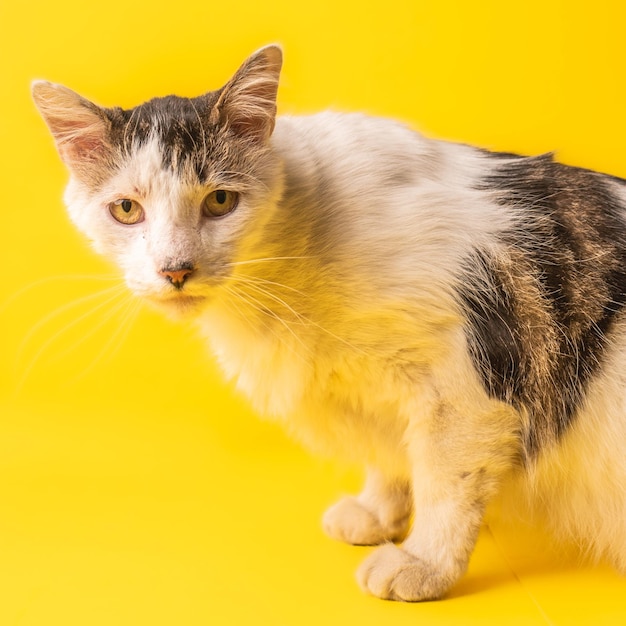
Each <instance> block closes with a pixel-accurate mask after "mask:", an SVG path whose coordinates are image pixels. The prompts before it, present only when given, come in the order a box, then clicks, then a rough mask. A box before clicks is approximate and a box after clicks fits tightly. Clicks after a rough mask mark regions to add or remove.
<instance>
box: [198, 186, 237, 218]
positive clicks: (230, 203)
mask: <svg viewBox="0 0 626 626" xmlns="http://www.w3.org/2000/svg"><path fill="white" fill-rule="evenodd" d="M238 202H239V194H238V193H237V192H236V191H226V190H225V189H216V190H215V191H212V192H211V193H210V194H209V195H208V196H207V197H206V198H205V199H204V203H203V210H204V213H205V215H208V216H209V217H222V216H223V215H227V214H228V213H230V212H231V211H234V210H235V207H236V206H237V203H238Z"/></svg>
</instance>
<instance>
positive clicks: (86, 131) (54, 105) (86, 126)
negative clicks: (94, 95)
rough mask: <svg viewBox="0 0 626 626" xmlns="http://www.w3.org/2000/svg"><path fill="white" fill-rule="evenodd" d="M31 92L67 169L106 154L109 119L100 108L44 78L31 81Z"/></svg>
mask: <svg viewBox="0 0 626 626" xmlns="http://www.w3.org/2000/svg"><path fill="white" fill-rule="evenodd" d="M32 94H33V100H34V101H35V104H36V105H37V108H38V109H39V112H40V113H41V116H42V117H43V119H44V120H45V122H46V124H47V125H48V128H49V129H50V132H51V133H52V135H53V137H54V140H55V142H56V146H57V149H58V151H59V154H60V156H61V158H62V159H63V161H64V162H65V164H66V165H67V166H68V167H69V168H70V170H72V171H74V172H76V173H80V172H81V171H83V170H84V169H85V168H86V167H88V166H89V165H90V164H95V163H96V162H99V161H100V160H101V159H102V158H103V157H104V156H105V154H106V153H108V150H109V142H108V135H109V130H110V122H109V120H108V118H107V117H106V115H105V114H104V112H103V111H102V109H100V107H98V106H97V105H95V104H93V103H92V102H90V101H89V100H86V99H85V98H83V97H82V96H80V95H78V94H77V93H75V92H74V91H72V90H71V89H68V88H67V87H63V86H62V85H55V84H54V83H49V82H47V81H35V82H34V83H33V84H32Z"/></svg>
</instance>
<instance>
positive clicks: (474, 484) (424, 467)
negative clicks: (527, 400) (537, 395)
mask: <svg viewBox="0 0 626 626" xmlns="http://www.w3.org/2000/svg"><path fill="white" fill-rule="evenodd" d="M409 438H410V442H409V455H410V462H411V464H412V474H413V485H412V494H413V508H414V519H413V526H412V529H411V531H410V533H409V534H408V536H407V538H406V540H405V541H404V543H403V544H402V546H401V547H398V546H396V545H394V544H391V543H390V544H387V545H384V546H381V547H380V548H377V549H376V550H375V551H374V552H373V553H372V554H371V555H370V556H369V557H368V558H367V559H366V560H365V562H364V563H363V564H362V565H361V567H360V568H359V570H358V572H357V579H358V581H359V584H360V585H361V587H362V588H363V589H364V590H365V591H367V592H368V593H371V594H373V595H375V596H378V597H380V598H384V599H389V600H401V601H406V602H416V601H421V600H432V599H437V598H440V597H441V596H443V595H444V594H445V593H446V592H447V591H448V590H449V589H450V588H451V587H452V586H453V585H454V584H455V583H456V582H457V580H458V579H459V578H460V577H461V576H462V575H463V574H464V572H465V570H466V568H467V564H468V561H469V558H470V555H471V553H472V551H473V549H474V545H475V542H476V538H477V536H478V531H479V529H480V525H481V522H482V518H483V512H484V509H485V506H486V504H487V502H488V500H489V499H490V498H491V496H492V495H493V494H494V492H495V490H496V488H497V485H498V483H499V479H500V477H501V476H502V474H503V473H504V472H505V471H507V470H508V469H509V468H510V467H511V465H512V458H513V457H514V454H515V449H516V437H515V429H514V427H512V425H511V420H510V414H508V415H507V414H506V412H503V413H501V414H500V413H499V412H498V411H496V412H493V413H488V414H486V415H482V416H478V417H474V418H467V416H465V415H460V414H459V413H458V412H457V411H455V410H454V409H452V408H451V407H444V406H441V407H439V408H438V410H437V412H436V414H435V415H434V416H431V417H430V418H429V419H420V420H417V423H414V424H412V432H410V433H409Z"/></svg>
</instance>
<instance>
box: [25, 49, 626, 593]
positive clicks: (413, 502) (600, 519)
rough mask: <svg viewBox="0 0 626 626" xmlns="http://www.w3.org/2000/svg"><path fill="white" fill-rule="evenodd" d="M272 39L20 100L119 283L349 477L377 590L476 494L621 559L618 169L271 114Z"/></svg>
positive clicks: (411, 568)
mask: <svg viewBox="0 0 626 626" xmlns="http://www.w3.org/2000/svg"><path fill="white" fill-rule="evenodd" d="M281 65H282V51H281V48H280V47H278V46H273V45H271V46H267V47H265V48H262V49H261V50H259V51H258V52H256V53H255V54H253V55H252V56H250V57H249V58H248V59H247V60H246V61H245V62H244V63H243V65H242V66H241V67H240V68H239V69H238V71H237V72H236V73H235V74H234V76H233V77H232V79H231V80H229V81H228V82H227V84H226V85H225V86H224V87H222V88H221V89H218V90H217V91H211V92H209V93H206V94H205V95H202V96H200V97H196V98H180V97H175V96H168V97H164V98H156V99H153V100H150V101H148V102H146V103H145V104H142V105H141V106H137V107H135V108H133V109H130V110H123V109H121V108H101V107H99V106H97V105H95V104H93V103H91V102H90V101H88V100H86V99H85V98H83V97H81V96H79V95H78V94H76V93H74V92H73V91H71V90H69V89H67V88H65V87H62V86H59V85H55V84H51V83H48V82H43V81H38V82H35V83H34V84H33V97H34V100H35V103H36V105H37V107H38V109H39V111H40V112H41V114H42V116H43V118H44V120H45V121H46V123H47V125H48V127H49V129H50V131H51V132H52V135H53V136H54V139H55V140H56V145H57V148H58V151H59V154H60V157H61V158H62V160H63V161H64V162H65V164H66V166H67V167H68V169H69V173H70V180H69V184H68V187H67V190H66V194H65V200H66V203H67V205H68V210H69V214H70V216H71V218H72V220H73V222H74V223H75V224H76V226H77V227H78V228H79V229H80V230H81V231H82V232H83V233H84V234H85V235H86V236H87V237H88V238H89V239H90V240H91V241H92V242H93V245H94V246H95V249H96V250H97V251H98V252H100V253H102V254H104V255H106V256H107V257H109V258H111V259H113V260H114V261H115V262H117V264H118V265H119V267H120V268H121V269H122V270H123V272H124V275H125V279H126V282H127V284H128V287H129V288H130V289H131V290H132V292H134V293H135V294H136V295H137V296H139V297H141V298H143V299H145V300H146V301H149V302H151V303H153V304H154V305H156V306H158V307H160V308H161V309H163V310H164V311H165V312H166V313H167V314H169V315H172V316H175V317H177V318H181V319H182V320H183V321H185V320H188V321H190V322H191V323H193V324H195V325H197V327H198V328H199V330H200V332H201V334H202V335H203V336H205V337H206V338H208V341H209V342H210V343H211V345H212V348H213V350H214V352H215V355H216V357H217V359H218V360H219V362H220V364H221V366H222V367H223V369H224V372H225V374H226V376H227V377H228V378H231V379H234V380H235V381H236V384H237V387H238V388H239V389H240V390H241V391H242V392H243V393H244V394H245V395H247V396H248V397H249V399H250V400H251V402H252V404H253V405H254V406H255V408H256V409H257V410H258V411H259V412H260V413H262V414H264V415H266V416H269V417H273V418H277V419H279V420H281V421H283V422H284V423H285V425H286V427H287V428H288V429H289V430H290V431H291V432H292V433H293V435H294V436H295V437H297V438H299V439H300V440H301V441H303V442H304V443H305V444H306V445H307V446H309V447H310V448H311V449H312V450H314V451H318V452H320V453H324V454H331V455H337V456H339V457H344V458H346V459H348V460H350V461H357V462H359V463H361V464H362V465H363V467H364V468H365V474H366V478H365V485H364V488H363V491H362V492H361V493H360V494H359V495H357V496H355V497H347V498H344V499H342V500H340V501H339V502H338V503H337V504H335V505H334V506H333V507H332V508H330V509H329V510H328V511H327V512H326V513H325V515H324V517H323V527H324V529H325V531H326V533H327V534H328V535H330V536H331V537H333V538H336V539H339V540H342V541H346V542H348V543H351V544H357V545H379V547H378V548H376V549H375V550H374V551H372V552H371V554H370V555H369V556H368V557H367V558H366V559H365V561H364V563H363V564H362V565H361V567H360V568H359V570H358V572H357V579H358V582H359V584H360V585H361V587H362V588H363V589H364V590H365V591H366V592H369V593H371V594H373V595H375V596H378V597H380V598H386V599H393V600H401V601H421V600H430V599H436V598H441V597H442V596H444V595H445V594H446V592H448V591H449V590H450V588H451V587H452V586H453V585H454V584H455V583H456V582H457V581H458V580H459V578H460V577H461V576H462V575H463V574H464V572H465V570H466V568H467V565H468V560H469V558H470V555H471V553H472V551H473V549H474V546H475V542H476V539H477V534H478V531H479V528H480V526H481V523H482V520H483V516H484V513H485V508H486V506H487V505H488V504H489V503H490V502H492V501H494V500H496V499H501V500H502V501H503V502H505V503H506V502H508V503H509V504H511V503H522V502H523V503H526V504H527V505H528V507H529V509H530V510H531V511H532V512H533V514H534V515H535V517H536V518H537V519H543V520H544V521H545V524H547V525H548V526H549V527H550V528H551V529H552V530H553V531H554V533H555V536H556V537H557V538H560V539H563V540H574V541H576V542H579V543H580V544H581V545H583V546H584V547H585V550H586V551H587V552H589V553H590V554H592V555H594V556H596V557H597V558H605V559H608V560H609V561H611V562H612V563H613V564H614V565H615V566H616V568H617V569H618V570H619V571H621V572H623V573H626V459H625V455H624V451H623V449H622V445H624V442H626V406H625V403H626V400H625V395H624V390H625V389H626V318H625V316H624V305H625V303H626V185H625V182H624V181H622V180H620V179H617V178H615V177H611V176H608V175H603V174H599V173H595V172H592V171H589V170H585V169H580V168H575V167H572V166H566V165H562V164H559V163H557V162H556V161H555V160H553V158H552V157H551V155H544V156H536V157H522V156H518V155H515V154H505V153H492V152H489V151H486V150H483V149H479V148H474V147H471V146H466V145H460V144H455V143H450V142H444V141H439V140H434V139H428V138H425V137H423V136H421V135H420V134H418V133H417V132H415V131H414V130H412V129H410V128H408V127H407V126H405V125H403V124H401V123H399V122H396V121H393V120H386V119H380V118H375V117H369V116H366V115H362V114H341V113H333V112H324V113H320V114H317V115H311V116H279V117H277V115H276V98H277V90H278V83H279V74H280V70H281Z"/></svg>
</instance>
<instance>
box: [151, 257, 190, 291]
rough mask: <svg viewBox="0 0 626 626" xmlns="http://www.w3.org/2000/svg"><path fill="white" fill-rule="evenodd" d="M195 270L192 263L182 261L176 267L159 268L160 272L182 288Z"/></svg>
mask: <svg viewBox="0 0 626 626" xmlns="http://www.w3.org/2000/svg"><path fill="white" fill-rule="evenodd" d="M193 272H194V267H193V264H192V263H181V264H180V265H176V266H174V267H163V268H161V269H160V270H159V274H161V276H164V277H165V278H167V280H169V281H170V283H172V285H174V287H176V289H182V288H183V285H184V284H185V282H186V281H187V279H188V278H189V277H190V276H191V275H192V274H193Z"/></svg>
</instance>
